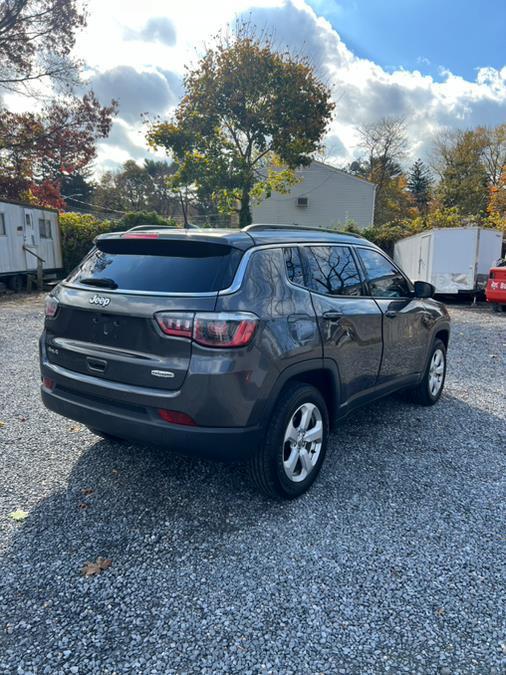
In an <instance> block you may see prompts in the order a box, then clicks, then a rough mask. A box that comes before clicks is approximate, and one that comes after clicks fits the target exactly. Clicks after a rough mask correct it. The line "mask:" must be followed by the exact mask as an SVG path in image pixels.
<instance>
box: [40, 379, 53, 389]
mask: <svg viewBox="0 0 506 675" xmlns="http://www.w3.org/2000/svg"><path fill="white" fill-rule="evenodd" d="M54 384H55V382H54V380H52V379H51V378H50V377H43V378H42V386H43V387H44V389H47V390H49V391H53V389H54Z"/></svg>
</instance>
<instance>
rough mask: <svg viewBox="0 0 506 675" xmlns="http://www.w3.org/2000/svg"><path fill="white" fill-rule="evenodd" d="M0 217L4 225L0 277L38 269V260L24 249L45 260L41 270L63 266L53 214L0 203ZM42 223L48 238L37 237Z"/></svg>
mask: <svg viewBox="0 0 506 675" xmlns="http://www.w3.org/2000/svg"><path fill="white" fill-rule="evenodd" d="M0 213H1V214H2V215H3V220H4V223H5V234H4V235H1V234H0V275H2V274H9V273H14V272H27V271H33V270H35V269H36V268H37V259H36V258H35V257H34V256H33V255H30V253H28V252H27V251H25V250H24V248H23V246H26V247H28V248H30V249H31V250H33V251H34V252H35V253H37V255H39V256H41V258H43V259H44V261H45V262H44V264H43V268H44V269H59V268H61V267H62V266H63V265H62V251H61V241H60V227H59V222H58V214H57V213H56V212H55V211H52V210H49V209H40V208H36V207H32V206H30V205H28V204H26V205H23V204H13V203H11V202H1V201H0ZM41 220H45V221H49V223H50V225H49V227H50V235H51V236H50V237H41V236H40V235H41V227H42V225H41V223H40V221H41Z"/></svg>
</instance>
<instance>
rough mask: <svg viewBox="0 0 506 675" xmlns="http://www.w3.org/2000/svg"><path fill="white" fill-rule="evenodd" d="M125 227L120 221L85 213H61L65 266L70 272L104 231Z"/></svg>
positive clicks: (66, 270) (67, 271)
mask: <svg viewBox="0 0 506 675" xmlns="http://www.w3.org/2000/svg"><path fill="white" fill-rule="evenodd" d="M121 229H123V226H120V225H119V222H118V221H110V220H98V219H97V218H95V216H92V215H88V214H83V213H62V214H60V230H61V244H62V252H63V267H64V269H65V272H66V273H67V274H68V273H69V272H70V271H71V270H73V269H74V267H75V266H76V265H77V264H78V263H79V262H80V261H81V260H82V259H83V258H84V256H85V255H86V254H87V253H88V251H89V250H90V248H91V247H92V246H93V240H94V239H95V237H96V236H97V235H99V234H103V233H104V232H113V231H117V230H121Z"/></svg>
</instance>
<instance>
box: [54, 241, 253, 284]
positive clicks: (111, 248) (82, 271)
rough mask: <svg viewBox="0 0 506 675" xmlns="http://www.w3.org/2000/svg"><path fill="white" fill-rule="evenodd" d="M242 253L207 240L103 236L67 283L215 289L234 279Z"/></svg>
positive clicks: (72, 273)
mask: <svg viewBox="0 0 506 675" xmlns="http://www.w3.org/2000/svg"><path fill="white" fill-rule="evenodd" d="M241 256H242V251H240V250H238V249H235V248H232V247H230V246H224V245H221V244H212V243H205V242H204V243H202V242H195V241H163V240H161V239H159V240H153V241H150V240H143V239H139V240H133V239H132V240H129V239H123V240H121V239H104V240H99V241H98V242H97V247H96V248H95V249H93V250H92V251H91V253H90V254H89V255H88V256H87V257H86V258H85V259H84V260H83V262H82V263H81V264H80V265H79V266H78V267H77V268H76V269H75V270H74V271H73V272H71V274H70V275H69V277H68V279H67V281H68V282H71V283H72V282H73V283H81V284H82V283H84V284H85V285H86V286H88V285H89V287H90V290H91V289H93V288H102V289H104V290H106V289H107V288H118V289H121V290H125V291H146V292H150V291H151V292H164V293H205V292H211V291H219V290H222V289H224V288H227V287H228V286H230V284H231V283H232V280H233V278H234V275H235V272H236V270H237V267H238V265H239V261H240V259H241Z"/></svg>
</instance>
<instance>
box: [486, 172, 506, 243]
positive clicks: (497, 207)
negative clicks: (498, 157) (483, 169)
mask: <svg viewBox="0 0 506 675" xmlns="http://www.w3.org/2000/svg"><path fill="white" fill-rule="evenodd" d="M487 212H488V214H489V219H490V220H491V222H492V223H493V225H494V226H495V227H500V228H502V229H503V230H506V165H505V166H504V168H503V170H502V172H501V175H500V177H499V181H498V183H497V185H492V186H491V188H490V199H489V202H488V206H487Z"/></svg>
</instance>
